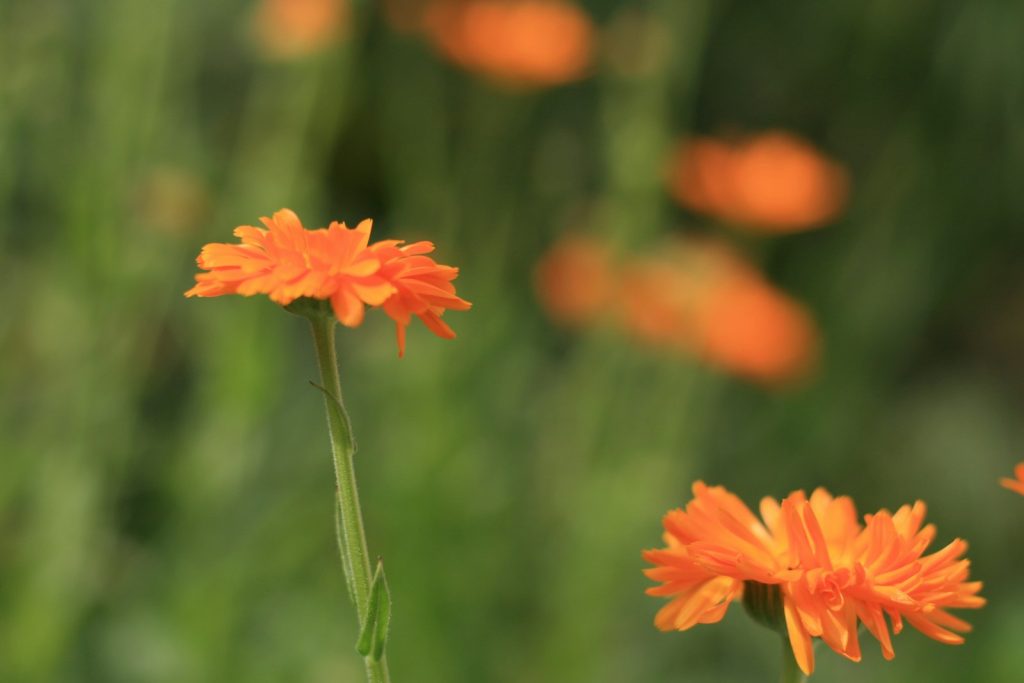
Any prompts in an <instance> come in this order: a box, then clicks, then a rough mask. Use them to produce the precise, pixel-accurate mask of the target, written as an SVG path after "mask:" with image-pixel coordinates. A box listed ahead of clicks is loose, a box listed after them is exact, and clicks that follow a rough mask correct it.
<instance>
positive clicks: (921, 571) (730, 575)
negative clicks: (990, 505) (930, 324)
mask: <svg viewBox="0 0 1024 683" xmlns="http://www.w3.org/2000/svg"><path fill="white" fill-rule="evenodd" d="M693 494H694V499H693V500H692V501H691V502H690V503H689V504H688V505H687V506H686V509H685V511H684V510H679V509H677V510H673V511H671V512H669V513H668V514H667V515H666V516H665V518H664V528H665V534H664V540H665V543H666V547H664V548H661V549H655V550H648V551H645V552H644V559H646V560H647V561H648V562H650V563H651V564H653V565H654V567H652V568H650V569H647V570H645V573H646V574H647V576H648V577H650V578H651V579H653V580H655V581H658V582H659V583H660V585H658V586H656V587H654V588H650V589H648V591H647V592H648V594H650V595H656V596H662V597H668V598H670V599H671V600H670V602H669V603H668V604H667V605H666V606H665V607H663V608H662V609H661V610H660V611H659V612H658V615H657V617H656V618H655V625H656V626H657V627H658V628H660V629H661V630H664V631H669V630H680V631H682V630H686V629H689V628H691V627H693V626H694V625H696V624H708V623H714V622H717V621H719V620H720V619H721V618H722V617H723V616H724V614H725V612H726V610H727V609H728V607H729V605H730V604H731V603H732V602H733V601H734V600H737V599H740V598H741V597H742V598H743V600H744V603H745V604H746V606H747V607H748V609H750V610H751V611H752V613H753V614H754V615H755V616H757V617H758V618H759V620H761V621H763V622H765V623H767V624H769V625H772V626H774V627H776V628H778V629H779V630H780V631H781V632H784V633H785V634H786V636H787V637H788V639H789V643H790V645H791V647H792V650H793V655H794V657H795V659H796V662H797V664H798V665H799V667H800V669H801V670H802V671H803V672H804V673H805V674H808V675H810V674H811V673H812V672H813V670H814V650H813V645H812V643H813V639H814V638H820V639H821V640H823V641H824V642H825V643H826V644H827V645H828V646H829V647H830V648H832V649H833V650H834V651H836V652H838V653H840V654H842V655H843V656H845V657H847V658H848V659H851V660H853V661H859V660H860V656H861V651H860V643H859V639H858V634H857V627H858V623H862V624H864V626H865V628H866V629H867V630H868V632H870V633H871V634H872V635H873V636H874V637H875V638H877V639H878V641H879V642H880V644H881V648H882V653H883V655H884V656H885V657H886V658H887V659H891V658H892V657H893V655H894V652H893V649H892V642H891V635H890V624H891V631H892V633H899V632H900V630H901V629H902V627H903V622H904V620H905V621H906V622H907V623H909V624H911V625H912V626H914V627H915V628H917V629H918V630H919V631H921V632H922V633H924V634H925V635H927V636H929V637H931V638H934V639H935V640H938V641H939V642H943V643H947V644H956V643H961V642H963V637H962V636H961V635H959V633H958V632H960V633H962V632H966V631H968V630H970V626H969V625H968V624H967V623H966V622H964V621H962V620H960V619H959V618H957V617H954V616H953V615H951V614H950V613H949V612H948V610H949V609H955V608H977V607H981V606H982V605H984V603H985V601H984V599H983V598H981V597H979V596H978V595H977V594H978V592H979V591H980V590H981V583H980V582H970V581H967V577H968V569H969V562H968V560H966V559H962V556H963V554H964V552H966V548H967V544H966V543H965V542H964V541H962V540H960V539H957V540H954V541H953V542H952V543H950V544H949V545H947V546H945V547H944V548H942V549H941V550H939V551H937V552H935V553H932V554H930V555H926V554H924V553H925V550H926V549H927V547H928V545H929V544H930V543H931V541H932V540H933V538H934V536H935V529H934V527H933V526H932V525H926V526H922V522H923V519H924V514H925V506H924V504H923V503H921V502H918V503H915V504H914V505H912V506H903V507H901V508H900V509H899V510H897V511H896V513H895V514H890V513H889V512H887V511H885V510H883V511H881V512H879V513H877V514H875V515H868V516H866V517H865V523H864V524H863V525H862V524H861V523H860V522H859V521H858V519H857V514H856V510H855V508H854V505H853V502H852V501H851V500H850V499H849V498H846V497H839V498H835V497H833V496H832V495H831V494H829V493H828V492H827V491H825V490H824V489H820V488H819V489H817V490H815V491H814V492H813V493H812V494H811V496H810V498H808V497H807V496H806V495H805V494H804V493H803V492H802V491H797V492H794V493H792V494H790V495H789V496H787V497H786V498H785V499H784V500H783V501H782V502H781V503H779V502H778V501H776V500H775V499H772V498H764V499H763V500H762V501H761V505H760V512H761V518H760V519H758V518H757V517H756V516H755V515H754V514H753V513H752V512H751V511H750V510H749V509H748V508H747V506H746V505H745V504H744V503H743V502H742V501H740V500H739V498H737V497H736V496H735V495H733V494H731V493H729V492H728V491H726V490H725V489H724V488H722V487H709V486H706V485H705V484H704V483H703V482H697V483H695V484H694V486H693ZM886 617H888V622H887V621H886Z"/></svg>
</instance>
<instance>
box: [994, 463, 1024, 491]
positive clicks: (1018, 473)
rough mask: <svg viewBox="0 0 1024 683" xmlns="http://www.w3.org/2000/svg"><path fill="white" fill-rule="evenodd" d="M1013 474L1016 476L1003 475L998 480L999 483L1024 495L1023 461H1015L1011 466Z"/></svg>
mask: <svg viewBox="0 0 1024 683" xmlns="http://www.w3.org/2000/svg"><path fill="white" fill-rule="evenodd" d="M1013 476H1014V477H1016V478H1015V479H1011V478H1009V477H1003V478H1002V479H1000V480H999V484H1000V485H1001V486H1004V487H1005V488H1008V489H1010V490H1011V491H1016V492H1017V493H1019V494H1021V495H1022V496H1024V462H1019V463H1017V466H1016V467H1014V468H1013Z"/></svg>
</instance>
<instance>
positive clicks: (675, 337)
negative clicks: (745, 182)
mask: <svg viewBox="0 0 1024 683" xmlns="http://www.w3.org/2000/svg"><path fill="white" fill-rule="evenodd" d="M620 304H621V309H622V317H623V324H624V325H625V327H626V328H627V329H628V330H629V331H631V332H632V333H633V334H634V335H636V336H637V337H638V338H639V339H641V340H643V341H645V342H647V343H650V344H653V345H656V346H664V347H666V348H669V349H671V350H676V351H681V352H684V353H691V354H696V355H698V356H700V357H702V358H704V359H706V360H707V361H709V362H711V363H713V364H715V365H717V366H719V367H723V368H726V369H727V370H730V371H732V372H734V373H736V374H739V375H742V376H744V377H747V378H750V379H753V380H757V381H760V382H764V383H780V382H786V381H790V380H794V379H797V378H800V377H802V376H804V375H805V374H806V373H807V372H808V371H809V370H810V369H811V368H812V367H813V364H814V361H815V359H816V357H817V353H818V332H817V328H816V326H815V324H814V320H813V318H812V317H811V315H810V313H809V312H808V311H807V310H806V309H805V308H804V307H803V306H801V305H800V304H799V303H797V302H796V301H794V300H793V299H791V298H790V297H788V296H787V295H786V294H785V293H784V292H782V291H780V290H779V289H778V288H776V287H775V286H773V285H772V284H771V283H770V282H768V281H767V280H766V279H765V278H764V277H763V276H762V275H761V273H760V272H759V271H758V270H757V269H756V268H755V267H754V266H753V265H751V264H749V263H747V262H746V261H744V260H743V259H742V258H741V257H740V256H739V254H737V253H736V252H735V251H734V250H733V249H731V248H730V247H728V246H727V245H725V244H721V243H718V242H714V241H709V240H703V241H698V240H689V241H686V242H682V241H681V242H679V243H677V244H675V245H672V246H670V247H669V248H667V249H663V250H662V251H661V252H660V253H659V254H658V255H657V256H653V257H650V258H646V259H642V260H638V261H636V262H635V263H633V264H631V265H629V266H628V267H627V268H626V270H625V272H624V274H623V276H622V288H621V297H620Z"/></svg>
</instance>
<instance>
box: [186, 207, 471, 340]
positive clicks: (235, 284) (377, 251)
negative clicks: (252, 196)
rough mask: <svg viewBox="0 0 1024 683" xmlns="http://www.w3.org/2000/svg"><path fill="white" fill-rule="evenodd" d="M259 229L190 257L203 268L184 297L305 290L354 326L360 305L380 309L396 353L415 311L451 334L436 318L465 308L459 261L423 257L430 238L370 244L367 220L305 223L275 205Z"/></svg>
mask: <svg viewBox="0 0 1024 683" xmlns="http://www.w3.org/2000/svg"><path fill="white" fill-rule="evenodd" d="M261 220H262V221H263V224H264V226H266V228H265V229H264V228H257V227H253V226H250V225H243V226H240V227H238V228H235V233H234V234H235V236H236V237H238V238H239V239H240V240H241V243H240V244H222V243H211V244H207V245H206V246H204V247H203V249H202V251H201V252H200V254H199V258H198V259H197V263H198V264H199V268H200V269H201V270H203V271H205V272H201V273H198V274H197V275H196V284H195V286H194V287H192V289H190V290H189V291H187V292H185V296H199V297H210V296H221V295H224V294H241V295H243V296H252V295H254V294H266V295H267V296H268V297H270V299H271V300H272V301H274V302H276V303H278V304H281V305H282V306H287V305H288V304H290V303H292V302H293V301H295V300H296V299H299V298H302V297H309V298H313V299H323V300H329V301H330V303H331V308H332V309H333V311H334V314H335V316H336V317H337V318H338V321H339V322H341V324H343V325H346V326H348V327H355V326H357V325H359V324H360V323H361V322H362V321H363V314H364V311H365V307H366V306H379V307H381V308H383V309H384V312H385V313H387V314H388V315H389V316H390V317H391V318H392V319H393V320H394V321H395V323H396V325H397V330H398V331H397V333H398V351H399V355H402V354H404V352H405V328H406V327H407V326H408V325H409V323H410V322H411V320H412V316H414V315H415V316H417V317H418V318H420V320H422V321H423V323H424V324H425V325H426V326H427V327H428V328H429V329H430V330H431V331H432V332H434V333H435V334H437V335H438V336H440V337H443V338H446V339H451V338H452V337H454V336H455V333H454V332H452V330H451V328H450V327H448V325H446V324H445V323H444V322H443V321H442V320H441V315H442V314H443V313H444V311H445V309H454V310H467V309H468V308H469V307H470V303H469V302H468V301H465V300H463V299H460V298H459V297H458V296H456V294H455V286H454V285H453V284H452V280H454V279H455V278H456V276H457V275H458V273H459V271H458V268H454V267H452V266H444V265H440V264H438V263H436V262H435V261H434V260H433V259H432V258H430V257H429V256H427V254H429V253H430V252H432V251H433V250H434V245H433V244H432V243H430V242H414V243H412V244H408V245H403V243H402V242H400V241H396V240H385V241H382V242H378V243H376V244H372V245H371V244H370V230H371V227H372V223H371V221H369V220H364V221H362V222H361V223H360V224H359V225H358V226H356V227H355V228H349V227H347V226H346V225H345V224H344V223H337V222H333V223H331V224H330V225H329V226H328V227H327V228H320V229H317V230H306V229H305V228H304V227H302V223H301V222H300V221H299V217H298V216H296V215H295V213H294V212H292V211H290V210H288V209H282V210H281V211H278V212H277V213H275V214H274V215H273V217H271V218H263V219H261Z"/></svg>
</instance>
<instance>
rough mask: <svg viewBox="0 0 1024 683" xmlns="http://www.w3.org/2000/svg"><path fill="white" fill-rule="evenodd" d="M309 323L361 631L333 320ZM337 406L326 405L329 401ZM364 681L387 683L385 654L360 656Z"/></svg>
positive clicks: (365, 589)
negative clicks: (320, 383) (322, 392)
mask: <svg viewBox="0 0 1024 683" xmlns="http://www.w3.org/2000/svg"><path fill="white" fill-rule="evenodd" d="M309 324H310V328H311V330H312V333H313V343H314V344H315V345H316V358H317V363H318V365H319V366H320V380H321V382H322V384H323V389H324V391H325V393H326V394H327V395H325V396H324V402H325V404H326V407H327V426H328V428H329V430H330V435H331V452H332V454H333V455H334V476H335V481H336V482H337V491H338V507H339V510H340V513H341V524H340V533H339V534H338V541H339V546H340V547H339V550H340V552H341V559H342V567H343V568H344V569H345V570H346V571H347V572H348V574H349V575H348V576H347V577H346V581H348V583H349V585H350V587H351V593H352V599H353V600H354V601H355V606H356V617H357V619H358V622H359V628H360V630H362V628H363V624H364V622H365V620H366V619H367V607H368V606H369V602H370V583H371V580H372V574H371V573H370V561H369V555H370V554H369V551H368V550H367V546H366V533H365V532H364V531H363V514H362V511H361V509H360V507H359V491H358V490H357V488H356V472H355V467H354V464H353V455H354V454H355V442H354V441H353V439H352V425H351V423H350V422H349V419H348V413H346V412H345V408H344V404H343V403H342V401H341V380H340V378H339V376H338V355H337V351H336V349H335V346H334V325H335V321H334V318H333V317H328V316H309ZM332 401H336V402H337V405H336V406H332V405H331V402H332ZM363 661H364V664H365V665H366V678H367V680H368V681H369V683H390V680H391V679H390V677H389V675H388V664H387V658H386V656H382V657H381V658H380V659H379V660H377V659H374V658H373V657H372V656H367V657H364V658H363Z"/></svg>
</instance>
